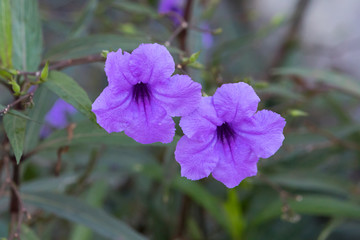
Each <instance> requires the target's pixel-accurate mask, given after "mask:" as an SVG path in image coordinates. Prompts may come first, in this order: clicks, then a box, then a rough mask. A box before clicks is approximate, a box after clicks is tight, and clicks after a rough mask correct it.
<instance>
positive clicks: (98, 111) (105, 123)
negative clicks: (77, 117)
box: [92, 87, 132, 133]
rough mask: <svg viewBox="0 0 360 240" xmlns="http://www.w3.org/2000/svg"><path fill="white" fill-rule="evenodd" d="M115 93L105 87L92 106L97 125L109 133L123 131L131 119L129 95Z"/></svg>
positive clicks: (128, 93)
mask: <svg viewBox="0 0 360 240" xmlns="http://www.w3.org/2000/svg"><path fill="white" fill-rule="evenodd" d="M116 93H117V94H114V92H113V91H112V89H111V88H110V87H106V88H105V89H104V90H103V91H102V93H101V94H100V95H99V97H98V98H97V99H96V100H95V102H94V103H93V105H92V111H93V112H94V113H95V115H96V121H97V123H98V124H99V125H100V126H101V127H103V128H104V129H105V130H106V131H107V132H109V133H111V132H121V131H123V130H124V129H125V128H126V127H127V126H128V125H129V123H130V122H131V119H132V112H131V111H128V108H129V107H130V106H131V93H130V92H116Z"/></svg>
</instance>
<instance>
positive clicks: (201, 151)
mask: <svg viewBox="0 0 360 240" xmlns="http://www.w3.org/2000/svg"><path fill="white" fill-rule="evenodd" d="M215 144H216V136H215V135H214V136H212V137H209V138H208V139H207V141H203V142H200V141H194V140H193V139H190V138H188V137H187V136H183V137H182V138H181V139H180V140H179V142H178V144H177V146H176V150H175V159H176V161H177V162H178V163H179V164H180V166H181V176H183V177H186V178H188V179H191V180H198V179H201V178H204V177H208V176H209V175H210V173H211V172H212V170H213V169H214V168H215V166H216V164H217V162H218V160H219V156H218V154H217V153H216V152H215V149H214V146H215Z"/></svg>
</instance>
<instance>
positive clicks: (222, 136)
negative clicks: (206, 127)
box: [216, 122, 235, 143]
mask: <svg viewBox="0 0 360 240" xmlns="http://www.w3.org/2000/svg"><path fill="white" fill-rule="evenodd" d="M216 135H217V138H218V139H219V140H221V142H224V141H227V142H228V143H229V142H230V140H232V139H233V138H235V132H234V130H233V129H232V128H231V127H230V126H229V124H228V123H227V122H224V123H223V124H222V125H221V126H217V128H216Z"/></svg>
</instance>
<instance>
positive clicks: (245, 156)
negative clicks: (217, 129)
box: [212, 139, 259, 188]
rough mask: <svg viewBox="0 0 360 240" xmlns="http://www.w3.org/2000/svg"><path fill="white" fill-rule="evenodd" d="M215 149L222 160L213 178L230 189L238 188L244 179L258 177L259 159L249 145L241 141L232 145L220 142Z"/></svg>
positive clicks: (214, 171)
mask: <svg viewBox="0 0 360 240" xmlns="http://www.w3.org/2000/svg"><path fill="white" fill-rule="evenodd" d="M215 148H216V149H218V150H217V151H218V152H219V153H220V159H219V162H218V164H217V165H216V167H215V169H214V170H213V172H212V176H213V177H214V178H215V179H216V180H218V181H220V182H222V183H223V184H225V186H227V187H228V188H233V187H236V186H237V185H239V184H240V182H241V181H242V180H243V179H245V178H247V177H251V176H255V175H256V173H257V166H256V164H257V162H258V160H259V158H258V157H256V155H255V154H254V153H253V152H252V151H251V148H250V147H249V146H248V145H247V144H244V143H242V142H241V141H240V140H239V139H237V140H236V141H235V142H234V143H232V144H230V145H228V144H222V143H221V142H220V141H218V143H217V144H216V147H215Z"/></svg>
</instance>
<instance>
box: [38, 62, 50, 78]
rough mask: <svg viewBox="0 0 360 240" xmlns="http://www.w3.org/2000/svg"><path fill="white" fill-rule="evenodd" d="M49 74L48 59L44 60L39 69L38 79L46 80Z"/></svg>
mask: <svg viewBox="0 0 360 240" xmlns="http://www.w3.org/2000/svg"><path fill="white" fill-rule="evenodd" d="M48 76H49V61H47V62H46V64H45V66H44V68H43V69H42V70H41V74H40V81H42V82H46V81H47V78H48Z"/></svg>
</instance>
